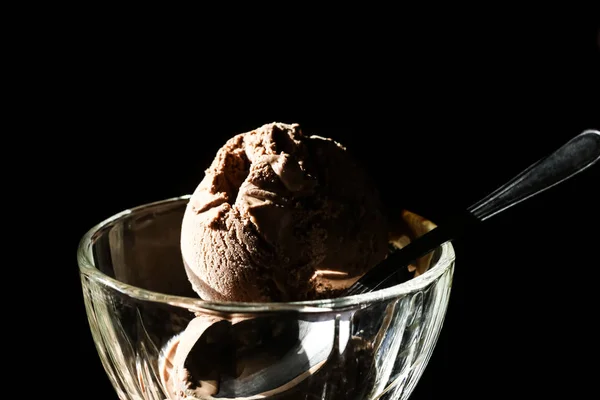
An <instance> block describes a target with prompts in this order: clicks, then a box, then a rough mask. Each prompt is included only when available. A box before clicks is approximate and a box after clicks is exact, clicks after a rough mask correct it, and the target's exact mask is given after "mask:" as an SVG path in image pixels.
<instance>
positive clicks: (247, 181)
mask: <svg viewBox="0 0 600 400" xmlns="http://www.w3.org/2000/svg"><path fill="white" fill-rule="evenodd" d="M181 252H182V257H183V261H184V265H185V269H186V273H187V276H188V278H189V280H190V282H191V284H192V286H193V288H194V290H195V291H196V292H197V293H198V295H199V296H200V297H201V298H203V299H205V300H215V301H245V302H264V301H296V300H308V299H315V298H323V297H334V296H336V295H337V294H339V293H340V292H341V290H343V289H345V288H346V287H348V286H350V285H351V284H352V283H354V282H355V281H356V280H357V279H359V278H360V276H362V274H364V273H365V272H366V271H367V270H368V269H369V268H371V267H373V266H374V265H376V264H377V263H378V262H380V261H381V260H382V259H383V258H385V256H386V254H387V252H388V229H387V226H386V218H385V213H384V211H383V207H382V204H381V202H380V200H379V196H378V192H377V189H376V188H375V186H374V185H373V184H372V182H371V180H370V178H369V176H368V175H367V173H366V172H365V171H364V170H363V169H362V168H361V167H360V165H359V164H358V163H357V162H355V160H353V159H352V157H351V156H350V155H349V154H348V152H347V151H346V149H345V148H344V147H343V146H342V145H340V144H339V143H336V142H335V141H333V140H331V139H327V138H323V137H320V136H308V135H305V134H303V132H302V130H301V129H300V126H299V125H298V124H283V123H271V124H267V125H263V126H261V127H259V128H257V129H255V130H253V131H250V132H246V133H242V134H238V135H236V136H234V137H232V138H231V139H230V140H228V141H227V142H226V143H225V144H224V146H223V147H221V148H220V149H219V150H218V152H217V155H216V157H215V159H214V161H213V162H212V164H211V165H210V167H209V168H208V169H207V170H206V171H205V175H204V178H203V179H202V181H201V182H200V184H199V185H198V187H197V188H196V190H195V191H194V193H193V195H192V197H191V199H190V202H189V204H188V206H187V209H186V212H185V215H184V218H183V222H182V229H181Z"/></svg>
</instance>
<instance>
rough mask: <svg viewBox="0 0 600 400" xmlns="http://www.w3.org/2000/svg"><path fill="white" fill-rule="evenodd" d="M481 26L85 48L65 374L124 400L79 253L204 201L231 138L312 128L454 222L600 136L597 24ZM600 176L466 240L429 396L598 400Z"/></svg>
mask: <svg viewBox="0 0 600 400" xmlns="http://www.w3.org/2000/svg"><path fill="white" fill-rule="evenodd" d="M478 21H479V22H472V21H471V22H469V23H464V22H461V23H456V24H455V23H452V22H447V23H446V24H445V25H443V26H436V25H433V26H432V25H424V26H422V27H421V28H411V29H400V28H397V27H396V25H394V24H382V25H379V26H378V25H377V24H374V25H375V26H376V27H375V28H370V27H369V28H368V29H367V28H365V27H362V26H360V25H359V24H354V23H349V24H348V26H345V27H344V28H339V29H333V30H332V31H330V32H329V35H327V36H320V34H319V35H314V36H311V37H310V38H308V37H306V36H304V35H303V34H298V35H297V36H295V37H294V38H293V39H287V38H286V39H282V40H284V41H283V42H282V43H279V42H277V43H273V41H276V40H277V36H278V35H277V29H276V28H277V24H275V23H274V24H273V26H269V27H268V29H266V32H265V35H264V37H261V38H259V39H255V38H254V37H253V38H252V39H248V38H247V37H246V36H245V35H244V34H243V32H242V33H239V34H237V35H234V39H232V40H229V41H226V42H225V43H223V42H221V41H218V40H217V39H218V38H221V39H222V37H221V36H220V35H222V34H223V32H221V31H220V30H219V31H213V32H211V35H208V36H207V35H205V36H202V40H198V41H197V42H195V41H194V40H192V41H191V42H192V43H189V42H187V41H186V42H185V43H182V41H181V40H180V39H182V38H181V37H180V36H178V35H177V34H173V35H172V36H169V39H168V40H167V39H165V38H164V37H163V36H161V35H156V36H153V37H152V38H149V37H148V35H145V34H140V37H143V38H144V39H145V40H137V39H136V37H138V36H136V34H135V32H132V34H131V35H130V36H128V39H127V40H125V39H123V40H118V39H117V40H115V39H114V38H111V41H110V42H109V43H107V42H105V40H104V38H103V36H102V32H100V33H99V34H98V36H97V37H95V38H94V39H91V42H87V41H85V42H83V43H82V49H83V51H81V52H80V53H78V54H80V55H81V57H75V60H74V65H73V66H72V67H73V68H72V70H71V71H72V75H71V76H70V79H69V80H70V82H71V83H73V85H72V87H70V89H69V91H68V94H69V97H70V98H69V101H68V103H67V108H66V109H63V110H62V111H61V112H60V116H59V117H64V119H65V121H67V122H65V126H66V127H65V129H66V130H67V131H72V132H73V134H74V135H76V136H75V137H76V139H75V140H74V142H73V143H71V147H70V150H69V152H68V160H69V167H68V168H67V170H66V172H65V173H66V174H67V175H66V176H67V177H68V180H69V182H70V184H69V189H70V190H72V191H73V193H74V195H75V196H76V197H75V199H76V200H75V201H73V202H72V204H71V207H72V211H73V212H72V214H73V215H74V216H73V218H72V221H70V222H71V223H72V225H70V226H69V228H68V229H69V232H70V236H69V240H68V241H65V240H63V241H62V245H63V247H64V245H65V244H66V245H67V247H68V249H67V250H68V251H67V254H70V255H69V256H68V257H69V258H68V259H67V260H66V262H67V263H69V262H72V267H71V268H70V269H68V270H67V271H68V273H66V275H65V279H64V280H63V281H62V283H63V287H64V289H63V290H64V292H63V294H64V296H65V299H66V302H65V304H68V306H69V307H68V308H67V309H66V310H67V311H66V313H67V317H66V319H67V320H68V323H69V324H71V325H72V326H73V328H72V329H69V332H74V333H73V334H69V335H68V337H67V339H68V346H69V348H70V349H73V346H75V347H74V350H73V351H70V352H69V355H70V356H69V357H66V359H65V357H64V356H63V357H62V359H64V361H65V363H67V364H68V365H71V366H72V365H76V366H77V368H76V369H77V370H78V371H79V373H81V374H85V376H86V379H87V382H89V383H91V384H93V385H94V386H93V387H94V389H93V390H92V392H91V393H89V396H92V397H88V398H98V399H113V398H114V399H116V395H115V394H114V392H113V390H112V388H111V386H110V383H109V381H108V379H107V378H106V376H105V374H104V371H103V369H102V367H101V364H100V361H99V358H98V356H97V353H96V350H95V348H94V344H93V342H92V339H91V335H90V333H89V328H88V326H87V320H86V317H85V311H84V308H83V301H82V295H81V288H80V284H79V278H78V275H77V265H76V263H75V250H76V246H77V243H78V240H79V238H80V237H81V235H83V233H84V232H85V231H86V230H87V229H89V228H90V227H91V226H93V225H94V224H96V223H97V222H100V221H101V220H103V219H104V218H107V217H109V216H110V215H112V214H114V213H116V212H118V211H121V210H123V209H125V208H128V207H132V206H136V205H139V204H142V203H146V202H150V201H154V200H160V199H164V198H168V197H172V196H178V195H181V194H186V193H190V192H192V191H193V189H194V188H195V186H196V185H197V183H198V182H199V181H200V180H201V179H202V176H203V171H204V169H205V168H206V167H207V166H208V163H209V162H210V160H211V159H212V157H213V156H214V154H215V152H216V150H217V149H218V148H219V147H220V146H221V145H222V144H223V143H224V142H225V140H227V139H228V138H229V137H231V136H232V135H234V134H236V133H240V132H244V131H247V130H251V129H253V128H255V127H258V126H260V125H262V124H264V123H268V122H272V121H281V122H289V123H291V122H298V123H300V124H301V125H302V126H303V128H304V130H305V131H306V132H309V133H316V134H320V135H322V136H329V137H332V138H334V139H336V140H338V141H339V142H341V143H343V144H344V145H345V146H346V147H347V148H348V149H349V151H351V152H352V153H353V154H355V156H357V157H358V158H359V159H360V160H361V161H362V162H363V163H364V165H366V167H367V168H368V169H369V170H370V171H371V172H372V174H373V176H374V177H375V178H376V180H377V181H378V182H379V183H380V185H381V188H382V192H383V195H384V197H385V198H386V199H388V200H389V199H392V198H393V199H395V201H396V202H397V205H398V206H402V207H406V208H409V209H412V210H413V211H416V212H418V213H420V214H422V215H425V216H428V217H430V218H431V219H433V220H434V221H436V220H437V221H439V220H441V219H443V218H444V217H446V216H448V215H450V214H451V213H453V212H455V211H457V210H460V209H462V208H465V207H467V206H468V205H470V204H471V203H473V202H474V201H476V200H478V199H479V198H481V197H482V196H484V195H485V194H487V193H488V192H489V191H491V190H493V189H495V188H496V187H498V186H499V185H501V184H503V183H504V182H505V181H506V180H508V179H510V178H511V177H512V176H513V175H514V174H516V173H517V172H519V171H521V170H522V169H524V168H525V167H527V166H529V165H530V164H531V163H532V162H534V161H536V160H537V159H539V158H540V157H542V156H545V155H547V154H548V153H549V152H551V151H553V150H554V149H556V148H558V147H559V146H560V145H562V144H563V143H565V142H566V141H567V140H569V139H570V138H571V137H573V136H575V135H577V134H578V133H580V132H582V131H583V130H584V129H589V128H594V129H600V101H599V97H600V49H599V46H600V43H599V42H600V37H599V35H600V34H599V33H598V26H597V24H596V21H594V18H593V16H590V15H588V14H587V13H583V15H580V16H578V18H577V19H573V20H567V19H560V18H559V19H556V20H547V19H544V18H543V17H541V16H540V17H539V18H536V17H534V18H528V19H525V20H522V21H521V20H512V19H509V20H502V21H501V22H496V23H493V24H492V23H488V21H486V20H484V19H479V20H478ZM352 28H354V29H352ZM298 29H299V28H298ZM306 29H307V30H309V31H313V27H310V29H308V28H306ZM299 30H300V29H299ZM224 31H226V29H224ZM181 36H184V34H183V33H181ZM115 42H118V43H119V45H113V43H115ZM86 47H87V50H86V49H85V48H86ZM599 169H600V165H597V166H595V167H594V168H592V169H589V170H587V171H586V172H584V173H583V174H581V175H579V176H577V177H575V178H574V179H572V180H569V181H567V182H565V183H563V184H562V185H560V186H558V187H555V188H553V189H551V190H550V191H548V192H546V193H544V194H542V195H540V196H539V197H536V198H533V199H531V200H530V201H528V202H525V203H522V204H520V205H519V206H518V207H515V208H513V209H510V210H507V211H505V212H504V213H502V214H500V215H498V217H496V218H494V219H492V220H490V221H489V223H488V224H487V225H486V226H485V227H484V228H483V230H482V231H481V233H480V234H478V235H476V236H473V237H465V238H461V239H459V240H457V241H456V242H455V248H456V253H457V263H456V272H455V281H454V286H453V291H452V295H451V300H450V305H449V310H448V314H447V317H446V321H445V324H444V327H443V330H442V333H441V336H440V338H439V341H438V344H437V346H436V348H435V351H434V353H433V356H432V358H431V361H430V363H429V365H428V367H427V368H426V370H425V372H424V374H423V377H422V379H421V381H420V383H419V384H418V386H417V388H416V390H415V392H414V394H413V396H412V397H411V399H414V400H424V399H428V400H432V399H440V398H451V397H452V396H456V397H457V398H462V399H482V398H484V399H487V398H496V397H498V398H521V397H525V396H533V397H536V398H537V397H540V396H543V395H548V394H553V395H555V396H556V397H558V398H584V395H585V394H587V390H588V388H591V387H593V384H594V380H595V379H596V377H595V374H594V373H593V371H594V370H597V365H598V364H597V360H598V358H597V343H596V342H597V337H598V330H597V329H598V328H597V326H596V324H595V323H596V319H597V318H596V317H597V315H598V311H597V306H598V296H597V291H598V288H597V279H598V272H597V271H598V267H599V261H598V256H597V249H598V245H599V243H600V235H599V234H598V230H597V226H598V223H600V218H599V211H598V208H599V204H600V197H599V195H598V194H597V192H596V191H597V188H594V185H596V186H598V185H597V183H598V182H599V181H600V180H598V177H599V176H600V174H599V173H598V172H599Z"/></svg>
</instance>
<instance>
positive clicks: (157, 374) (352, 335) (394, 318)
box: [78, 196, 454, 400]
mask: <svg viewBox="0 0 600 400" xmlns="http://www.w3.org/2000/svg"><path fill="white" fill-rule="evenodd" d="M189 198H190V197H189V196H182V197H177V198H171V199H167V200H163V201H158V202H155V203H151V204H146V205H141V206H139V207H135V208H133V209H130V210H125V211H123V212H121V213H119V214H116V215H114V216H112V217H111V218H109V219H107V220H105V221H103V222H101V223H100V224H98V225H96V226H95V227H93V228H92V229H91V230H90V231H88V232H87V233H86V234H85V235H84V237H83V238H82V239H81V242H80V245H79V248H78V263H79V268H80V275H81V282H82V288H83V296H84V301H85V306H86V311H87V316H88V320H89V324H90V328H91V333H92V336H93V338H94V342H95V344H96V347H97V350H98V354H99V356H100V359H101V362H102V364H103V366H104V368H105V370H106V373H107V375H108V377H109V379H110V381H111V383H112V385H113V386H114V388H115V391H116V393H117V394H118V396H119V398H120V399H122V400H141V399H143V400H164V399H168V400H171V399H189V400H192V399H213V398H214V399H234V398H235V399H258V398H269V399H312V398H315V399H316V398H318V399H347V400H352V399H357V400H359V399H360V400H362V399H407V398H408V397H409V395H410V393H411V392H412V391H413V389H414V387H415V385H416V383H417V382H418V380H419V378H420V376H421V374H422V372H423V370H424V368H425V367H426V365H427V362H428V360H429V358H430V356H431V353H432V351H433V349H434V347H435V343H436V340H437V337H438V335H439V333H440V330H441V327H442V323H443V320H444V317H445V314H446V309H447V306H448V300H449V295H450V290H451V283H452V275H453V270H454V250H453V248H452V245H451V244H450V243H445V244H443V245H442V246H440V247H439V248H438V249H436V250H435V251H434V252H432V253H430V254H429V255H428V256H425V257H423V258H421V259H419V260H416V261H415V263H414V265H411V266H410V270H411V271H414V275H415V276H414V277H413V278H412V279H410V280H408V281H406V282H402V283H398V284H395V285H393V286H390V287H387V288H384V289H381V290H378V291H376V292H372V293H366V294H361V295H356V296H349V297H340V298H334V299H325V300H314V301H303V302H280V303H234V302H210V301H203V300H201V299H199V298H198V296H197V295H196V294H195V292H194V291H193V290H192V288H191V286H190V284H189V281H188V279H187V277H186V274H185V271H184V267H183V261H182V258H181V252H180V229H181V220H182V217H183V213H184V211H185V207H186V205H187V203H188V201H189ZM400 219H401V221H399V224H398V225H399V226H402V229H399V230H398V233H397V234H396V235H394V236H393V237H392V239H393V240H392V242H391V243H393V245H394V246H396V247H402V246H403V245H406V243H408V242H409V241H410V240H411V238H414V237H417V236H420V235H422V234H423V233H425V232H427V231H429V230H431V229H432V228H433V227H434V226H435V225H434V224H433V223H431V222H430V221H428V220H426V219H424V218H421V217H419V216H417V215H415V214H413V213H410V212H407V211H406V212H403V213H402V217H401V218H400Z"/></svg>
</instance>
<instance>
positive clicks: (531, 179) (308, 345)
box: [180, 130, 600, 398]
mask: <svg viewBox="0 0 600 400" xmlns="http://www.w3.org/2000/svg"><path fill="white" fill-rule="evenodd" d="M599 158H600V132H599V131H597V130H586V131H584V132H582V133H581V134H579V135H578V136H576V137H574V138H573V139H571V140H570V141H568V142H567V143H566V144H564V145H563V146H562V147H560V148H559V149H557V150H556V151H555V152H553V153H552V154H550V155H549V156H547V157H545V158H543V159H542V160H540V161H538V162H536V163H535V164H533V165H532V166H530V167H529V168H527V169H526V170H524V171H523V172H521V173H520V174H519V175H517V176H516V177H515V178H513V179H512V180H510V181H509V182H507V183H506V184H504V185H503V186H501V187H500V188H499V189H497V190H496V191H494V192H493V193H491V194H490V195H488V196H487V197H485V198H484V199H482V200H481V201H479V202H477V203H475V204H473V205H472V206H471V207H469V208H468V209H467V210H465V211H463V212H461V213H458V214H457V215H456V216H454V217H453V218H451V219H450V220H448V222H447V223H444V224H440V226H438V227H437V228H434V229H433V230H431V231H430V232H429V233H427V234H425V235H423V236H421V237H419V238H417V239H415V240H414V241H413V242H411V243H410V244H409V245H407V246H406V247H404V248H402V249H400V250H397V251H395V252H394V253H392V254H391V255H390V256H388V257H387V258H386V260H384V261H383V262H382V263H380V264H379V265H377V266H376V267H374V268H373V269H372V270H371V271H369V272H368V273H367V274H365V275H364V276H363V277H362V278H361V279H360V280H359V281H357V282H356V283H355V284H354V285H353V286H352V287H350V288H349V289H348V290H347V291H346V292H345V293H344V295H346V296H350V295H357V294H361V293H366V292H370V291H373V290H377V289H380V288H382V287H383V286H384V285H386V284H390V282H392V278H395V276H396V274H398V273H406V270H407V268H405V267H406V266H407V265H408V264H409V263H410V262H411V261H413V260H415V259H417V258H419V257H421V256H423V255H425V254H427V253H429V252H431V251H433V250H434V249H436V248H438V247H439V246H440V245H441V244H443V243H445V242H447V241H451V240H453V239H456V238H457V237H459V236H461V235H463V234H465V233H468V232H469V233H470V232H472V230H473V229H474V228H476V227H477V226H478V225H479V224H480V223H481V222H483V221H486V220H487V219H489V218H491V217H493V216H494V215H497V214H498V213H500V212H502V211H503V210H506V209H507V208H509V207H512V206H513V205H515V204H518V203H520V202H522V201H524V200H526V199H529V198H531V197H533V196H535V195H536V194H539V193H541V192H543V191H545V190H547V189H549V188H551V187H552V186H555V185H557V184H558V183H560V182H563V181H565V180H566V179H568V178H570V177H572V176H574V175H576V174H577V173H579V172H581V171H583V170H584V169H586V168H588V167H590V166H591V165H592V164H594V163H595V162H597V161H598V159H599ZM296 317H297V316H294V315H291V316H290V318H289V319H288V320H285V318H283V319H282V317H281V316H269V315H263V316H257V318H253V319H250V320H243V321H237V322H234V323H230V324H229V328H228V329H229V331H228V333H227V334H226V335H225V336H227V337H228V338H229V339H222V340H224V343H227V344H226V346H229V347H231V346H238V347H239V344H237V345H236V344H235V343H236V340H237V339H236V338H244V337H254V338H255V337H256V335H257V334H258V335H264V337H263V338H262V339H260V340H257V341H256V343H264V342H265V340H266V341H268V343H266V345H265V346H263V347H261V346H260V345H259V346H254V347H253V348H250V349H248V348H245V349H244V351H246V353H245V354H247V351H248V350H250V351H251V352H252V351H254V353H253V354H254V355H255V356H256V357H255V358H257V359H258V358H261V357H265V358H266V359H269V357H270V355H271V356H272V354H270V353H272V352H273V351H274V350H273V349H276V350H275V351H276V352H277V353H278V354H277V355H276V356H274V357H272V361H270V362H269V363H267V365H263V363H258V366H255V367H253V368H252V369H251V370H250V371H249V372H247V373H245V374H242V375H241V376H239V377H236V376H234V375H235V374H233V373H224V374H223V375H222V377H221V379H220V380H219V382H218V383H212V381H211V383H210V387H211V388H213V385H217V386H214V387H215V389H214V390H213V393H212V397H214V398H234V397H238V398H239V397H252V396H259V397H260V396H263V395H266V394H275V393H278V392H281V391H285V390H287V389H288V388H290V387H293V386H294V385H296V384H298V383H299V382H301V381H302V380H303V379H304V378H306V377H308V376H310V375H311V374H314V373H315V372H316V371H318V370H319V369H320V368H322V367H323V366H324V365H327V362H328V361H329V360H331V358H332V357H336V354H335V353H336V352H343V349H344V348H345V347H346V345H347V343H348V341H349V339H350V335H349V334H347V332H346V333H342V332H340V331H342V330H344V329H345V328H347V327H349V326H350V325H351V324H350V320H349V318H351V315H348V313H346V314H344V315H343V317H342V318H340V317H339V316H338V318H337V319H336V320H332V319H329V320H319V319H318V318H316V319H314V320H298V319H297V318H296ZM342 319H343V321H342ZM284 320H285V321H284ZM282 324H283V328H282ZM190 325H192V324H190ZM218 325H219V324H217V323H214V324H212V326H211V325H210V324H207V325H206V326H203V328H202V330H201V331H196V332H193V331H191V332H184V333H183V334H182V341H183V340H184V339H185V336H186V335H188V337H189V338H192V344H191V345H190V344H188V346H187V347H188V348H189V349H188V350H187V353H186V354H183V355H182V354H180V358H183V359H186V358H188V353H189V352H190V351H191V348H192V347H196V352H197V351H200V353H202V352H206V351H209V350H208V349H207V346H208V345H206V344H203V343H204V342H207V341H206V340H203V339H202V338H204V337H208V336H210V332H211V331H214V332H213V333H215V332H216V330H217V328H218ZM221 325H222V324H221ZM213 327H214V328H213ZM274 327H278V328H277V329H275V328H274ZM221 328H222V326H221ZM275 331H277V334H274V332H275ZM261 332H262V333H261ZM265 332H266V333H265ZM282 332H283V334H282ZM219 335H220V337H221V338H223V337H224V335H223V334H222V333H221V334H219ZM189 338H188V340H189ZM232 338H233V339H232ZM263 339H265V340H263ZM277 343H285V346H283V347H282V346H277V345H276V344H277ZM190 346H192V347H190ZM286 346H287V347H286ZM271 347H272V348H271ZM202 349H206V350H202ZM263 353H264V354H263ZM181 356H183V357H181ZM198 359H199V360H202V359H203V358H202V357H201V356H199V357H198ZM191 361H192V360H190V359H187V360H186V363H187V364H190V362H191ZM204 362H206V361H205V359H204ZM180 363H181V362H180ZM182 367H183V365H182ZM226 369H227V368H222V370H223V371H225V370H226ZM229 369H231V367H229ZM192 370H193V368H188V372H192ZM191 375H194V374H193V373H192V374H191ZM198 375H201V374H198ZM189 379H191V380H194V379H195V380H196V381H195V382H194V383H193V384H194V385H202V383H201V381H202V377H201V376H190V378H189ZM205 379H208V378H205ZM217 387H218V389H216V388H217Z"/></svg>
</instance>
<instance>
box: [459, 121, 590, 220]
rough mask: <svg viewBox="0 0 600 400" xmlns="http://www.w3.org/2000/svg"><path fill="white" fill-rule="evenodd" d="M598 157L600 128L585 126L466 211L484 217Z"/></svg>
mask: <svg viewBox="0 0 600 400" xmlns="http://www.w3.org/2000/svg"><path fill="white" fill-rule="evenodd" d="M599 157H600V132H599V131H596V130H586V131H584V132H582V133H580V134H579V135H577V136H575V137H574V138H573V139H571V140H569V141H568V142H567V143H565V144H564V145H562V146H561V147H560V148H559V149H558V150H556V151H554V152H553V153H552V154H550V155H549V156H547V157H546V158H543V159H541V160H540V161H538V162H536V163H535V164H533V165H532V166H530V167H529V168H527V169H526V170H524V171H523V172H521V173H520V174H519V175H517V176H515V177H514V178H513V179H511V180H510V181H509V182H507V183H506V184H504V185H502V186H501V187H500V188H498V189H497V190H496V191H494V192H492V193H491V194H490V195H488V196H487V197H485V198H484V199H482V200H481V201H479V202H477V203H475V204H473V205H472V206H471V207H469V208H468V211H469V212H470V213H471V214H473V215H474V216H475V217H476V218H477V219H478V220H480V221H485V220H486V219H488V218H490V217H493V216H494V215H496V214H498V213H499V212H501V211H503V210H506V209H507V208H509V207H512V206H514V205H515V204H518V203H520V202H522V201H523V200H526V199H528V198H530V197H532V196H535V195H536V194H538V193H541V192H543V191H545V190H547V189H549V188H551V187H552V186H555V185H557V184H559V183H560V182H563V181H565V180H566V179H568V178H570V177H572V176H573V175H575V174H577V173H579V172H581V171H583V170H584V169H586V168H588V167H590V166H591V165H592V164H594V163H595V162H596V161H598V158H599Z"/></svg>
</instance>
